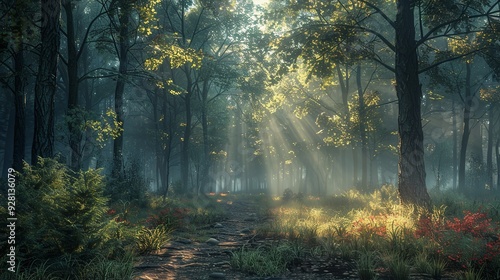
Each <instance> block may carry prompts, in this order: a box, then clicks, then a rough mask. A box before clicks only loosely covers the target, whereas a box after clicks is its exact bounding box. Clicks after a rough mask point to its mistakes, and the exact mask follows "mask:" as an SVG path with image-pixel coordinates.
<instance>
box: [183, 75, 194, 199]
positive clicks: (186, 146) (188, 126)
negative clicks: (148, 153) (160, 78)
mask: <svg viewBox="0 0 500 280" xmlns="http://www.w3.org/2000/svg"><path fill="white" fill-rule="evenodd" d="M186 75H187V80H188V83H187V88H188V92H187V93H186V95H185V97H184V99H185V100H184V105H185V109H186V123H185V124H184V125H185V127H184V135H183V140H182V145H181V181H182V182H181V183H182V189H183V191H185V192H187V191H188V190H189V187H190V184H189V144H190V138H191V121H192V113H191V96H192V93H191V90H192V82H191V77H190V74H189V72H188V71H186Z"/></svg>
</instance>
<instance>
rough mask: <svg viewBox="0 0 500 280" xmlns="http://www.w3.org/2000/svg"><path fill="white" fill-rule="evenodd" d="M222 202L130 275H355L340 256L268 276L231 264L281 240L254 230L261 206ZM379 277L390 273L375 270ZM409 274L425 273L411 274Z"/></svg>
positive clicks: (261, 220)
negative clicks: (219, 216) (213, 217)
mask: <svg viewBox="0 0 500 280" xmlns="http://www.w3.org/2000/svg"><path fill="white" fill-rule="evenodd" d="M223 207H224V208H225V210H226V211H227V219H225V220H223V221H220V222H219V223H215V224H212V225H207V226H203V227H200V228H197V229H196V230H194V231H190V232H189V233H188V232H184V231H176V232H174V233H173V237H172V240H171V241H170V242H169V243H168V244H166V245H165V246H163V247H162V249H161V250H159V251H157V252H154V253H151V254H149V255H146V256H141V257H140V258H139V259H138V260H137V262H136V264H135V267H134V277H133V279H134V280H153V279H176V280H177V279H188V280H195V279H250V280H264V279H268V280H278V279H283V280H284V279H310V280H315V279H359V277H358V275H357V271H356V269H355V268H356V263H355V261H354V260H352V261H349V260H347V261H346V260H343V259H342V258H340V257H326V256H318V257H308V258H306V259H303V260H301V261H300V263H298V264H295V265H293V266H291V267H288V270H287V272H285V273H283V274H282V275H275V276H272V277H269V276H268V277H258V276H256V275H251V274H248V273H244V272H241V271H238V270H235V269H233V268H232V266H231V264H230V260H231V256H232V255H233V252H237V250H241V249H242V248H243V247H245V248H258V247H260V248H266V244H271V243H273V242H280V241H279V240H272V239H268V238H264V237H258V235H257V234H256V229H257V228H258V227H260V226H262V225H265V224H266V223H269V222H272V220H273V217H271V216H269V215H268V214H266V211H265V210H266V209H265V206H263V205H260V204H259V203H257V202H255V201H252V200H243V199H241V198H240V199H238V198H237V197H234V198H233V199H232V200H231V201H225V202H224V204H223ZM263 210H264V211H263ZM209 239H215V240H211V241H212V242H213V243H211V242H210V241H209V242H207V241H208V240H209ZM217 242H218V243H217ZM378 279H389V278H387V277H384V275H379V277H378ZM411 279H430V278H428V277H425V276H423V275H412V276H411ZM442 279H447V278H446V277H443V278H442Z"/></svg>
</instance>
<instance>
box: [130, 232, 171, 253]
mask: <svg viewBox="0 0 500 280" xmlns="http://www.w3.org/2000/svg"><path fill="white" fill-rule="evenodd" d="M170 232H171V231H170V230H167V229H166V227H165V226H161V225H160V226H157V227H156V228H154V229H149V228H143V229H142V230H141V231H140V232H139V233H138V234H137V237H136V246H137V250H138V252H139V253H140V254H145V253H149V252H151V251H155V250H160V248H161V246H163V245H164V244H165V243H167V242H168V241H169V240H170Z"/></svg>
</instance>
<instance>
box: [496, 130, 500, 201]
mask: <svg viewBox="0 0 500 280" xmlns="http://www.w3.org/2000/svg"><path fill="white" fill-rule="evenodd" d="M495 157H496V159H497V193H500V170H498V169H499V168H500V137H498V138H497V143H496V146H495Z"/></svg>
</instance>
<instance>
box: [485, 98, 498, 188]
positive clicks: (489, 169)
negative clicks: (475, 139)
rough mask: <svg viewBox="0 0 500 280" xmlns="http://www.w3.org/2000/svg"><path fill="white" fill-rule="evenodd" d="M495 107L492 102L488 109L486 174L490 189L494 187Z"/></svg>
mask: <svg viewBox="0 0 500 280" xmlns="http://www.w3.org/2000/svg"><path fill="white" fill-rule="evenodd" d="M494 109H495V106H494V105H493V104H490V107H489V110H488V144H487V145H488V146H487V152H486V176H487V178H488V179H487V184H488V186H489V188H490V189H493V141H494V140H493V130H494V129H495V125H496V123H495V119H494Z"/></svg>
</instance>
